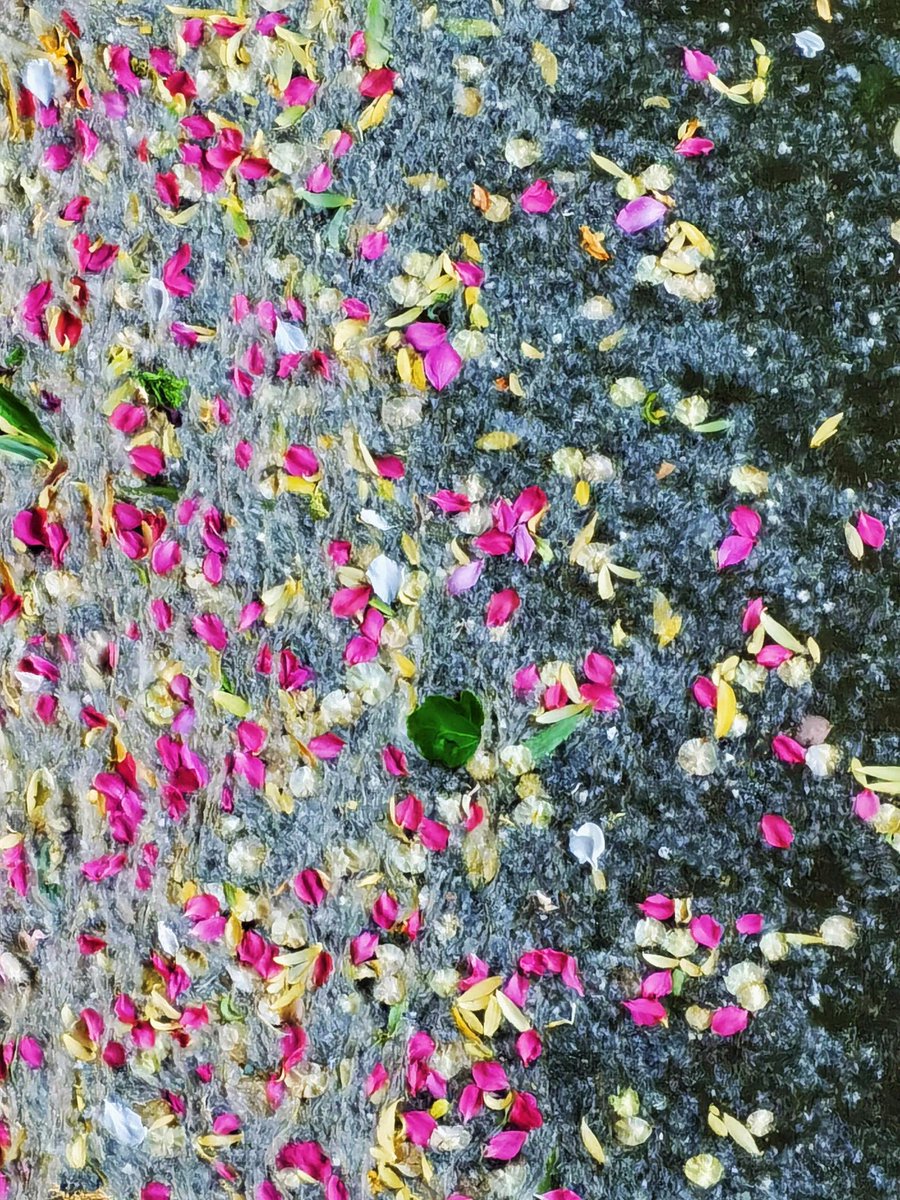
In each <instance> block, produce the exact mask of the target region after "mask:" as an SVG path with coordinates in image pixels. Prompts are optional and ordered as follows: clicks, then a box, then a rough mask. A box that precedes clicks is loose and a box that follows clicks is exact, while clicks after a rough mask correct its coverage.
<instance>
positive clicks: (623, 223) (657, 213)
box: [616, 196, 667, 233]
mask: <svg viewBox="0 0 900 1200" xmlns="http://www.w3.org/2000/svg"><path fill="white" fill-rule="evenodd" d="M666 211H667V210H666V206H665V205H664V204H663V203H662V201H661V200H657V199H656V198H655V197H654V196H638V197H636V198H635V199H634V200H629V201H628V203H627V204H626V205H625V207H624V208H621V209H619V211H618V213H617V214H616V224H617V225H618V226H619V228H620V229H621V230H622V231H623V233H640V232H641V230H642V229H648V228H649V227H650V226H651V225H655V224H656V222H657V221H661V220H662V219H663V217H664V216H665V215H666Z"/></svg>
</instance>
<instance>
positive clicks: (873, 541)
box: [856, 512, 884, 550]
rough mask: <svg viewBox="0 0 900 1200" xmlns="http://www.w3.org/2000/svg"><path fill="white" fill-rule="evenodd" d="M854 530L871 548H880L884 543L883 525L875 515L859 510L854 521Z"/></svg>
mask: <svg viewBox="0 0 900 1200" xmlns="http://www.w3.org/2000/svg"><path fill="white" fill-rule="evenodd" d="M856 532H857V533H858V534H859V536H860V538H861V539H862V541H863V542H864V543H865V544H866V545H867V546H871V547H872V549H873V550H880V549H881V547H882V546H883V545H884V525H883V524H882V523H881V521H879V520H878V518H877V517H871V516H869V514H868V513H864V512H861V513H860V514H859V517H858V519H857V522H856Z"/></svg>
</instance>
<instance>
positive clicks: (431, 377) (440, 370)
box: [425, 342, 462, 392]
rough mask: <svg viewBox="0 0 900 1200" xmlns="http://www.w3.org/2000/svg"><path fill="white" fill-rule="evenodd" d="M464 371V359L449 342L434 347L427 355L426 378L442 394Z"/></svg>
mask: <svg viewBox="0 0 900 1200" xmlns="http://www.w3.org/2000/svg"><path fill="white" fill-rule="evenodd" d="M461 370H462V359H461V358H460V357H459V355H458V354H457V353H456V351H455V350H454V349H453V347H452V346H451V345H450V343H449V342H441V343H440V344H439V345H437V346H433V347H432V348H431V349H430V350H429V351H428V353H427V354H426V355H425V377H426V379H427V380H428V382H429V383H430V384H431V386H432V387H433V388H435V389H436V390H437V391H439V392H442V391H443V390H444V388H445V387H447V385H448V384H450V383H452V382H453V380H454V379H455V378H456V377H457V375H458V374H459V373H460V371H461Z"/></svg>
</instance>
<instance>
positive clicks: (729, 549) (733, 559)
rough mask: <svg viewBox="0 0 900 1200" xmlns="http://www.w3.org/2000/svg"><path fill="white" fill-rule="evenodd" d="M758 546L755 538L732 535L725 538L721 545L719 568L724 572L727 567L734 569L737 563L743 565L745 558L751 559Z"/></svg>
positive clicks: (718, 560)
mask: <svg viewBox="0 0 900 1200" xmlns="http://www.w3.org/2000/svg"><path fill="white" fill-rule="evenodd" d="M755 545H756V542H754V540H753V538H748V537H738V536H736V535H732V536H730V537H727V538H723V539H722V542H721V543H720V545H719V553H718V559H717V562H718V567H719V570H720V571H723V570H724V569H725V567H733V566H735V565H736V564H737V563H742V562H743V561H744V559H745V558H749V557H750V554H751V553H752V551H753V547H754V546H755Z"/></svg>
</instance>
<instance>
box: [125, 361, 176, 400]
mask: <svg viewBox="0 0 900 1200" xmlns="http://www.w3.org/2000/svg"><path fill="white" fill-rule="evenodd" d="M132 378H133V379H134V380H135V382H136V383H139V384H140V386H141V387H142V388H143V389H144V391H145V392H146V393H147V399H148V400H149V401H150V403H151V404H153V405H155V406H156V407H157V408H181V406H182V404H184V401H185V398H186V397H187V391H188V381H187V380H186V379H180V378H179V377H178V376H177V375H173V374H172V372H171V371H169V370H167V369H166V368H165V367H160V368H159V370H158V371H136V372H135V374H134V375H133V376H132Z"/></svg>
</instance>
